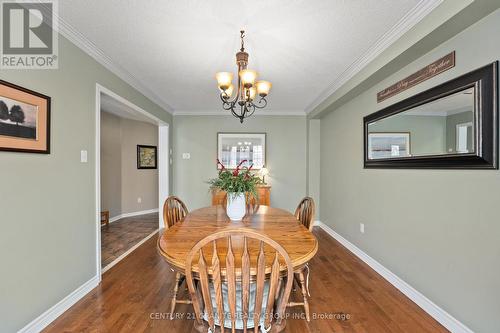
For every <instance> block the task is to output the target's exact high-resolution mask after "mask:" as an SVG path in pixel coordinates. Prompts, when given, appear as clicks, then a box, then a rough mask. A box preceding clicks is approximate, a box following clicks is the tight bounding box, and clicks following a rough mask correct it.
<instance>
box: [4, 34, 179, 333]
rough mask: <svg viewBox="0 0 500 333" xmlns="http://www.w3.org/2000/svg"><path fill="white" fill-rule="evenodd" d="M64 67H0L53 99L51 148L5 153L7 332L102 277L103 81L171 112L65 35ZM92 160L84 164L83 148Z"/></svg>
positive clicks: (156, 111) (150, 107)
mask: <svg viewBox="0 0 500 333" xmlns="http://www.w3.org/2000/svg"><path fill="white" fill-rule="evenodd" d="M59 43H60V44H59V69H58V70H1V71H0V76H1V78H2V79H3V80H6V81H9V82H12V83H15V84H18V85H20V86H23V87H26V88H28V89H32V90H35V91H38V92H40V93H43V94H46V95H48V96H51V97H52V113H51V118H52V119H51V153H50V155H37V154H26V153H12V152H0V174H1V175H2V177H1V182H0V184H1V185H0V224H1V232H0V262H1V263H2V264H1V265H0V276H1V278H0V281H1V287H0V332H15V331H17V330H19V329H21V328H22V327H24V326H25V325H26V324H28V323H29V322H31V321H32V320H33V319H35V318H36V317H38V316H39V315H40V314H42V313H43V312H45V311H46V310H48V309H49V308H50V307H51V306H53V305H54V304H56V303H57V302H59V301H60V300H62V299H63V298H64V297H65V296H67V295H68V294H70V293H71V292H73V291H74V290H75V289H76V288H78V287H79V286H81V285H82V284H84V283H85V282H87V281H89V280H90V279H91V278H93V277H94V276H95V275H96V258H95V251H96V234H95V232H96V226H95V219H96V218H95V216H94V212H95V205H96V196H95V166H94V165H95V148H94V147H95V136H96V135H95V94H96V83H99V84H101V85H103V86H105V87H106V88H108V89H110V90H112V91H114V92H115V93H117V94H119V95H121V96H123V97H125V98H127V99H128V100H129V101H131V102H132V103H134V104H136V105H138V106H140V107H141V108H143V109H144V110H146V111H148V112H150V113H151V114H153V115H155V116H156V117H158V118H161V119H162V120H164V121H166V122H169V123H171V117H170V115H169V114H168V113H167V112H165V111H164V110H163V109H161V108H160V107H159V106H157V105H156V104H154V103H152V102H151V101H150V100H148V99H147V98H145V97H144V96H143V95H142V94H140V93H139V92H138V91H136V90H135V89H133V88H132V87H131V86H129V85H128V84H127V83H125V82H124V81H122V80H120V79H119V78H118V77H117V76H115V75H114V74H112V73H111V72H109V71H108V70H106V69H105V68H104V67H103V66H101V65H100V64H98V63H97V62H96V61H94V60H93V59H92V58H90V57H89V56H88V55H87V54H85V53H84V52H82V51H81V50H80V49H78V48H77V47H75V46H74V45H73V44H71V43H70V42H69V41H67V40H66V39H64V38H62V37H60V39H59ZM82 149H85V150H88V163H80V150H82Z"/></svg>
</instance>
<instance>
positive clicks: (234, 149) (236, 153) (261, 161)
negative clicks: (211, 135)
mask: <svg viewBox="0 0 500 333" xmlns="http://www.w3.org/2000/svg"><path fill="white" fill-rule="evenodd" d="M217 158H218V159H219V161H221V163H222V164H223V165H224V166H225V167H226V168H228V169H236V166H237V165H238V164H239V163H240V162H241V161H244V160H246V162H245V163H244V164H243V166H246V167H250V165H253V169H254V170H259V169H262V168H263V167H264V166H265V165H266V133H218V134H217ZM217 168H220V166H219V165H218V166H217Z"/></svg>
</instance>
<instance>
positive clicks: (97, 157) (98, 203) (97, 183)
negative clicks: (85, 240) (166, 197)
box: [94, 84, 103, 282]
mask: <svg viewBox="0 0 500 333" xmlns="http://www.w3.org/2000/svg"><path fill="white" fill-rule="evenodd" d="M102 89H103V87H102V86H100V85H99V84H96V89H95V170H94V172H95V209H96V211H95V215H94V216H95V220H96V222H95V234H96V244H95V252H96V269H95V271H96V272H95V273H96V275H97V276H98V278H99V282H101V91H102Z"/></svg>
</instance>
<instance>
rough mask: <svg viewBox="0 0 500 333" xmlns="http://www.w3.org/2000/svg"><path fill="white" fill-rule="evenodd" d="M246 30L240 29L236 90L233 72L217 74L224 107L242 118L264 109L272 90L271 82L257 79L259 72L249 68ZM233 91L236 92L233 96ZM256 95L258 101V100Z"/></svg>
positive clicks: (241, 119) (241, 121) (241, 120)
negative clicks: (245, 39) (245, 40)
mask: <svg viewBox="0 0 500 333" xmlns="http://www.w3.org/2000/svg"><path fill="white" fill-rule="evenodd" d="M244 37H245V31H244V30H241V31H240V38H241V49H240V52H238V53H236V65H238V85H237V88H236V91H235V88H234V86H233V73H231V72H219V73H217V74H216V75H215V78H216V79H217V85H218V87H219V90H220V99H221V100H222V108H223V109H224V110H227V111H229V110H230V111H231V114H232V115H233V116H235V117H236V118H239V119H240V123H243V119H245V118H247V117H250V116H251V115H252V114H253V113H254V112H255V109H263V108H265V107H266V105H267V100H266V96H267V95H268V94H269V90H271V82H269V81H256V79H257V72H256V71H254V70H251V69H247V65H248V53H247V52H245V42H244V40H243V38H244ZM233 93H236V94H235V95H234V97H233ZM256 97H257V99H258V101H256Z"/></svg>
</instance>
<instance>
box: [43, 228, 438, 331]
mask: <svg viewBox="0 0 500 333" xmlns="http://www.w3.org/2000/svg"><path fill="white" fill-rule="evenodd" d="M314 234H315V235H316V236H317V237H318V240H319V251H318V254H317V255H316V256H315V257H314V259H313V260H312V261H311V264H310V266H311V281H310V290H311V299H310V308H311V316H312V317H313V318H312V320H311V322H310V323H307V322H306V321H305V320H303V319H288V320H287V327H286V329H285V332H290V333H304V332H369V333H377V332H384V333H386V332H411V333H413V332H415V333H417V332H418V333H420V332H447V330H446V329H445V328H444V327H442V326H441V325H440V324H439V323H438V322H436V321H435V320H434V319H433V318H432V317H430V316H429V315H428V314H427V313H425V312H424V311H423V310H422V309H420V308H419V307H418V306H417V305H416V304H415V303H413V302H412V301H411V300H409V299H408V298H407V297H406V296H404V295H403V294H402V293H401V292H399V291H398V290H397V289H395V288H394V287H393V286H392V285H391V284H389V283H388V282H387V281H386V280H384V279H383V278H382V277H381V276H380V275H378V274H377V273H376V272H375V271H373V270H372V269H371V268H370V267H369V266H367V265H366V264H365V263H363V262H362V261H360V260H359V259H358V258H357V257H355V256H354V255H353V254H351V253H350V252H349V251H348V250H347V249H345V248H344V247H343V246H342V245H340V243H338V242H337V241H335V240H334V239H332V238H331V237H330V236H329V235H328V234H327V233H325V232H324V231H323V230H321V229H319V228H318V227H315V228H314ZM156 239H157V237H152V238H151V239H150V240H148V241H147V242H146V243H144V244H143V245H142V246H140V247H139V248H138V249H137V250H135V251H134V252H133V253H131V254H130V255H129V256H128V257H127V258H126V259H124V260H122V261H121V262H119V263H118V264H117V265H116V266H114V267H113V268H111V269H110V270H109V271H108V272H106V273H105V274H104V275H103V281H102V283H101V284H100V285H99V286H98V287H97V288H95V289H94V290H93V291H92V292H91V293H90V294H88V295H87V296H86V297H85V298H83V299H82V300H81V301H79V302H78V303H77V304H75V305H74V306H73V307H72V308H70V309H69V310H68V311H67V312H66V313H64V314H63V315H62V316H61V317H59V318H58V319H57V320H56V321H55V322H53V323H52V324H51V325H50V326H49V327H47V329H45V330H44V332H45V333H51V332H54V333H61V332H113V333H114V332H169V333H177V332H179V333H185V332H193V328H192V327H193V321H192V320H189V319H186V316H187V314H190V313H191V312H192V308H191V307H190V306H189V305H178V306H177V308H176V312H177V313H178V314H179V317H181V316H184V318H177V319H173V320H169V319H168V314H167V313H168V311H169V303H170V296H171V290H172V284H173V281H174V273H173V272H172V271H171V270H170V268H169V267H168V265H167V264H166V263H165V261H164V260H163V259H162V257H161V256H160V255H159V254H158V253H157V250H156ZM292 293H293V292H292ZM293 294H294V296H293V297H297V299H298V300H300V295H299V292H298V291H297V292H296V293H293ZM183 296H184V295H183ZM301 311H302V310H301V309H300V308H293V309H289V310H288V313H290V315H292V314H294V313H295V314H297V315H299V316H300V315H303V312H301ZM347 316H348V317H349V319H347ZM342 317H343V318H344V320H342Z"/></svg>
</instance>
